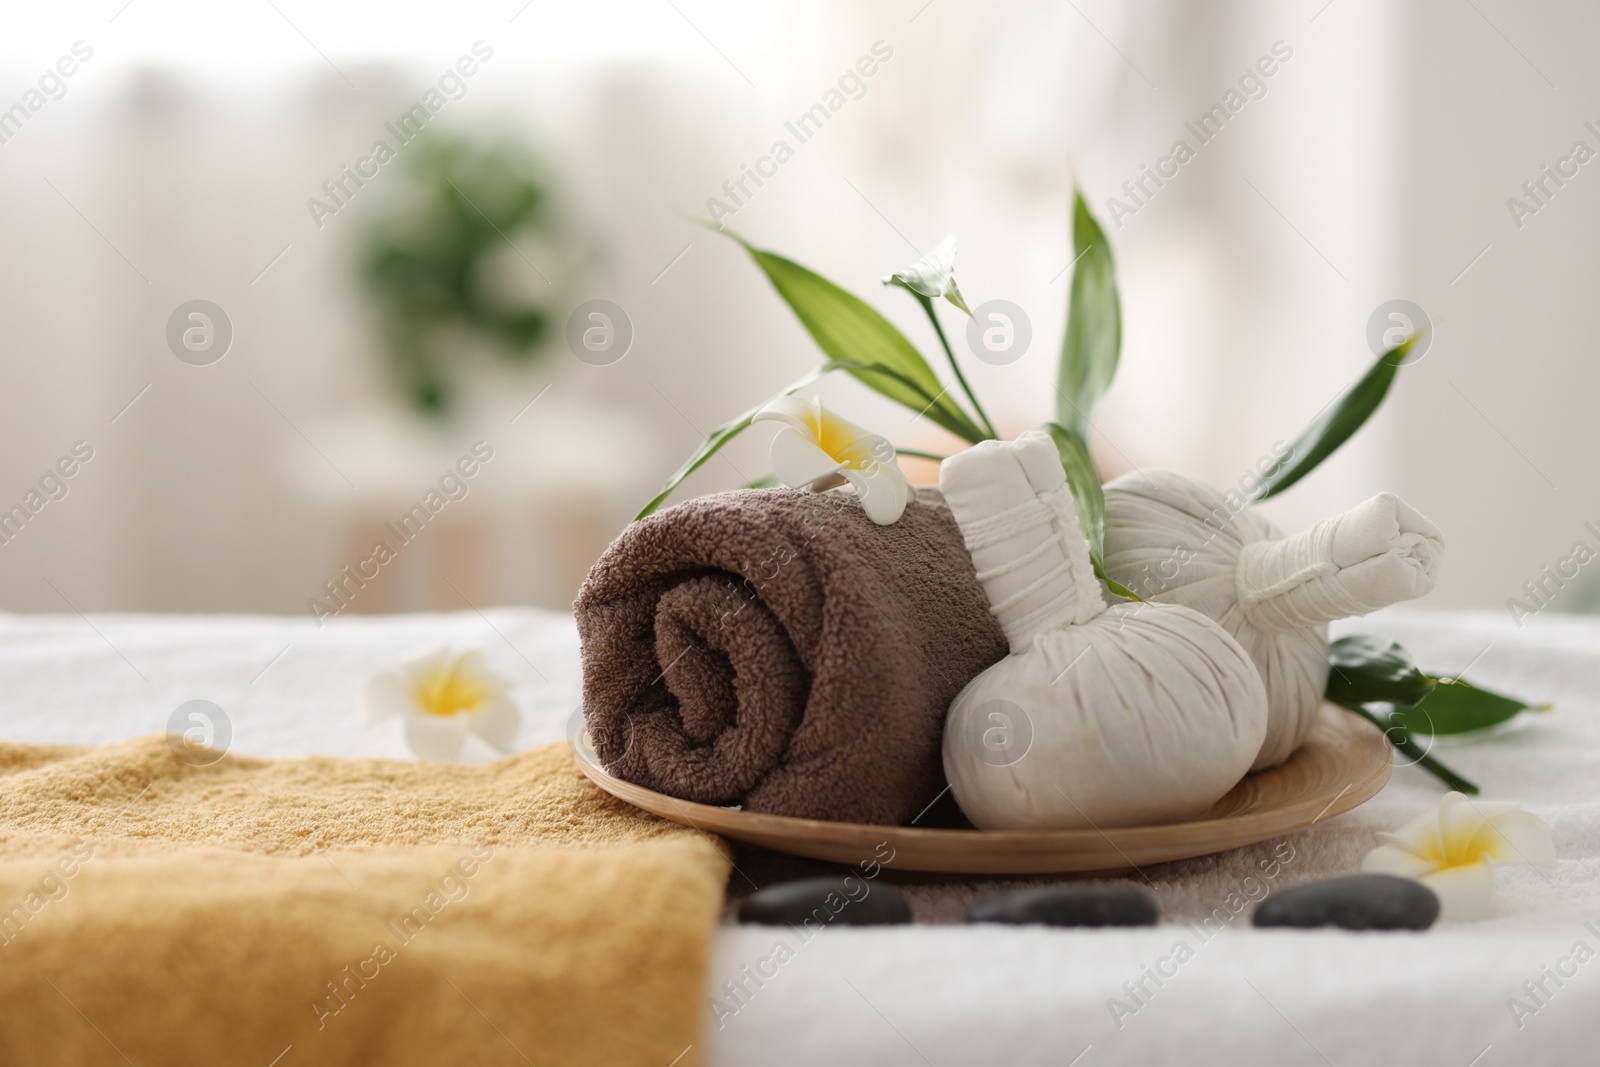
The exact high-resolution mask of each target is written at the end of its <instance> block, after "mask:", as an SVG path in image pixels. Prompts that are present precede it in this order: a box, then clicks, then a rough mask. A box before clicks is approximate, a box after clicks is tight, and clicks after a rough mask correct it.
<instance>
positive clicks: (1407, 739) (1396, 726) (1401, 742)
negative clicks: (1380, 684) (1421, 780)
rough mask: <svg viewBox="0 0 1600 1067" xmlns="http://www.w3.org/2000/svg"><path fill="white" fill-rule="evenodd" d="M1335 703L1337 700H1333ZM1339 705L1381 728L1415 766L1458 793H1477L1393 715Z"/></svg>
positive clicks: (1469, 794)
mask: <svg viewBox="0 0 1600 1067" xmlns="http://www.w3.org/2000/svg"><path fill="white" fill-rule="evenodd" d="M1335 703H1338V702H1337V701H1335ZM1341 706H1342V707H1343V708H1344V709H1345V710H1346V711H1353V712H1355V713H1356V714H1357V715H1359V716H1361V717H1362V718H1363V719H1366V720H1367V721H1368V722H1370V723H1371V724H1372V725H1374V726H1376V727H1377V728H1378V729H1380V730H1382V731H1383V736H1384V737H1387V738H1388V739H1389V743H1390V744H1392V745H1393V746H1394V747H1395V748H1396V750H1398V751H1399V752H1400V753H1401V754H1402V755H1404V756H1406V757H1408V758H1409V759H1410V760H1411V762H1412V764H1414V765H1415V766H1418V767H1421V768H1422V769H1423V770H1425V771H1427V772H1428V773H1429V774H1431V775H1433V776H1434V777H1435V778H1437V779H1439V781H1441V782H1443V783H1444V784H1445V785H1447V786H1449V787H1450V788H1451V789H1454V790H1455V791H1456V792H1458V793H1465V794H1466V795H1467V796H1469V797H1475V796H1477V795H1478V792H1479V790H1478V787H1477V786H1476V785H1475V784H1474V783H1473V782H1471V781H1469V780H1468V779H1466V778H1463V777H1461V775H1459V774H1457V773H1456V772H1455V771H1453V770H1451V769H1450V768H1449V767H1446V766H1445V765H1444V764H1443V763H1440V762H1439V761H1438V760H1436V759H1434V758H1433V756H1432V755H1431V754H1429V752H1428V750H1427V749H1425V748H1423V747H1422V746H1421V745H1419V744H1417V742H1416V740H1415V739H1414V738H1413V737H1412V736H1411V731H1409V730H1407V729H1406V728H1405V726H1404V725H1402V724H1401V723H1398V722H1396V721H1395V720H1394V717H1393V716H1391V715H1389V714H1386V713H1385V712H1382V711H1373V710H1371V709H1370V708H1364V707H1361V706H1360V705H1355V706H1351V705H1348V704H1346V705H1341Z"/></svg>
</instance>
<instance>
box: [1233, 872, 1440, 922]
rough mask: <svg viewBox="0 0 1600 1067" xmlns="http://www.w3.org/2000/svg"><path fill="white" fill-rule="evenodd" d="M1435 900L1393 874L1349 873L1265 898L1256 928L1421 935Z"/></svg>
mask: <svg viewBox="0 0 1600 1067" xmlns="http://www.w3.org/2000/svg"><path fill="white" fill-rule="evenodd" d="M1438 917H1439V898H1438V897H1437V896H1436V895H1435V894H1434V892H1433V890H1431V889H1429V888H1428V887H1427V886H1425V885H1423V884H1422V883H1421V882H1414V881H1412V880H1411V879H1409V878H1397V877H1395V876H1394V875H1392V874H1350V875H1345V876H1344V877H1342V878H1329V879H1328V880H1327V881H1325V882H1312V883H1311V884H1310V885H1297V886H1295V887H1294V888H1292V889H1285V890H1283V891H1282V892H1280V893H1277V894H1275V895H1274V896H1271V897H1268V898H1267V899H1266V900H1265V901H1263V902H1262V904H1261V906H1260V907H1259V908H1257V909H1256V913H1255V915H1254V917H1253V918H1252V919H1251V920H1250V921H1251V922H1252V923H1254V924H1255V925H1256V926H1295V927H1302V928H1310V927H1315V926H1342V927H1343V928H1344V929H1346V930H1426V929H1427V928H1428V927H1430V926H1432V925H1433V922H1434V920H1435V919H1437V918H1438Z"/></svg>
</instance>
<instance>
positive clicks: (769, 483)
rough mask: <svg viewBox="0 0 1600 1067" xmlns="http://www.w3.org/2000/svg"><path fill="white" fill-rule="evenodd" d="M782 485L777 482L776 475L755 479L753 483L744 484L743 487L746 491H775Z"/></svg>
mask: <svg viewBox="0 0 1600 1067" xmlns="http://www.w3.org/2000/svg"><path fill="white" fill-rule="evenodd" d="M782 484H783V483H782V482H780V481H778V477H777V475H775V474H769V475H767V476H766V477H765V478H757V479H756V480H755V481H753V482H745V483H744V487H745V488H746V489H776V488H778V486H780V485H782Z"/></svg>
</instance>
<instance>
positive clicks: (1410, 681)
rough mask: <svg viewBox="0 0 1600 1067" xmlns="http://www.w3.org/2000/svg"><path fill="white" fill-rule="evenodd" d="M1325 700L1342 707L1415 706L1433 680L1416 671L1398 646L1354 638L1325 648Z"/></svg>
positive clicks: (1335, 642) (1340, 639)
mask: <svg viewBox="0 0 1600 1067" xmlns="http://www.w3.org/2000/svg"><path fill="white" fill-rule="evenodd" d="M1328 662H1329V663H1330V664H1331V665H1332V668H1333V669H1332V670H1330V671H1329V672H1328V687H1327V689H1326V691H1325V696H1326V697H1327V699H1328V700H1331V701H1332V702H1333V703H1335V704H1338V705H1340V706H1342V707H1359V706H1361V705H1364V704H1376V703H1384V704H1407V705H1410V704H1415V703H1417V702H1418V701H1420V700H1422V699H1423V698H1424V697H1426V696H1427V695H1428V693H1429V692H1430V691H1431V690H1432V689H1433V680H1432V679H1431V678H1429V677H1428V676H1427V675H1425V674H1423V673H1422V672H1421V671H1419V670H1418V669H1417V665H1416V663H1414V662H1413V661H1412V659H1411V654H1410V653H1409V652H1407V651H1406V650H1405V649H1403V648H1401V647H1400V645H1399V644H1398V643H1397V642H1394V641H1386V640H1384V639H1383V638H1381V637H1369V636H1367V635H1365V634H1355V635H1351V636H1350V637H1341V638H1339V639H1338V640H1337V641H1334V642H1333V643H1332V644H1330V645H1329V646H1328Z"/></svg>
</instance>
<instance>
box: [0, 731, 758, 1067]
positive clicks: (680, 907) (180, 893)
mask: <svg viewBox="0 0 1600 1067" xmlns="http://www.w3.org/2000/svg"><path fill="white" fill-rule="evenodd" d="M727 871H728V859H727V857H726V855H725V854H724V853H723V852H722V851H721V850H720V849H719V847H718V846H717V845H716V844H715V843H714V842H712V841H711V840H710V839H709V838H707V837H705V836H704V835H701V834H698V833H696V832H695V831H692V830H685V829H682V828H679V827H676V826H673V825H672V824H669V823H666V822H664V821H661V820H658V819H655V818H654V817H652V816H649V815H646V814H644V813H642V812H639V811H637V810H635V809H633V808H630V807H628V806H627V805H625V804H622V803H621V802H619V801H616V800H613V799H612V798H610V797H608V796H606V795H605V794H604V793H602V792H600V791H599V790H598V789H596V788H595V787H594V786H592V785H591V784H590V783H589V782H588V781H587V780H586V779H584V778H583V777H582V776H581V775H580V774H579V773H578V772H577V770H576V769H575V767H574V766H573V763H572V757H571V754H570V752H569V750H568V747H567V746H566V745H565V744H555V745H546V746H543V747H540V748H536V749H531V750H528V751H526V752H522V753H519V754H517V755H515V756H511V757H508V758H506V759H503V760H498V761H496V762H494V763H491V764H484V765H479V766H472V767H468V766H462V765H459V764H425V763H410V762H400V761H388V760H352V759H332V758H324V757H309V758H300V759H284V760H256V759H248V758H241V757H236V756H233V755H229V756H226V757H224V758H223V759H222V760H221V761H220V762H218V763H215V764H213V765H211V766H207V767H196V766H191V765H190V764H188V763H186V762H184V761H182V760H180V759H178V758H177V757H176V756H175V755H174V754H173V752H172V751H171V749H169V747H168V745H167V742H166V739H165V738H162V737H154V738H141V739H138V740H135V741H129V742H124V743H120V744H114V745H107V746H104V747H99V748H77V747H67V746H40V745H19V744H10V743H0V909H3V911H0V1063H8V1064H10V1063H15V1064H29V1065H44V1067H51V1065H57V1064H59V1065H68V1064H70V1065H73V1067H92V1065H99V1064H123V1065H125V1064H127V1063H134V1064H138V1065H140V1067H143V1065H146V1064H195V1065H199V1064H205V1065H214V1064H224V1065H233V1064H238V1065H241V1067H266V1065H267V1064H273V1063H275V1064H279V1065H280V1067H294V1065H295V1064H319V1065H323V1064H340V1065H342V1064H352V1065H354V1064H376V1063H381V1064H385V1065H412V1064H415V1065H418V1067H421V1065H429V1067H432V1065H437V1064H442V1063H472V1064H506V1065H512V1064H525V1063H527V1062H533V1063H537V1064H547V1063H560V1064H594V1065H602V1064H604V1065H611V1064H640V1065H648V1067H662V1065H664V1064H667V1063H669V1062H672V1061H673V1058H674V1057H676V1056H680V1055H681V1056H682V1058H681V1059H679V1060H678V1061H677V1063H678V1064H679V1065H682V1064H688V1063H695V1062H698V1061H699V1060H700V1036H699V1028H700V1019H701V1015H702V1011H703V1009H702V1008H701V1005H700V999H701V997H700V992H701V987H702V985H703V982H704V976H705V970H706V960H707V953H708V947H709V941H710V937H711V933H712V930H713V928H714V925H715V922H716V918H717V914H718V909H719V906H720V904H721V900H722V887H723V882H724V880H725V878H726V876H727ZM691 1046H692V1047H691ZM686 1049H687V1051H685V1050H686ZM275 1057H281V1058H280V1059H275Z"/></svg>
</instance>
